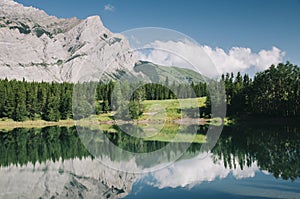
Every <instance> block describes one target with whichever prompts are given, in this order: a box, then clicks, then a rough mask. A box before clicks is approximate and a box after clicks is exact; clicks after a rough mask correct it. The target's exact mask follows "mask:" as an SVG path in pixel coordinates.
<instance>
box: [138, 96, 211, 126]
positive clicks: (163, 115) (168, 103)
mask: <svg viewBox="0 0 300 199" xmlns="http://www.w3.org/2000/svg"><path fill="white" fill-rule="evenodd" d="M205 101H206V97H201V98H190V99H178V100H177V99H172V100H145V101H143V106H144V108H145V110H144V114H143V115H142V117H141V118H140V119H139V120H149V121H163V120H165V121H166V122H172V121H174V120H176V119H180V118H185V117H189V116H188V115H186V113H185V112H184V110H188V109H195V108H200V107H205Z"/></svg>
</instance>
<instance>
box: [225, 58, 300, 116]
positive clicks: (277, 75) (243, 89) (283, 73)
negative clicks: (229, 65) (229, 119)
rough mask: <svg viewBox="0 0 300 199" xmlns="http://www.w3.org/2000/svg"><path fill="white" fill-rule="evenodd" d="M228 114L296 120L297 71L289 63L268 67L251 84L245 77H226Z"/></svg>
mask: <svg viewBox="0 0 300 199" xmlns="http://www.w3.org/2000/svg"><path fill="white" fill-rule="evenodd" d="M223 81H224V82H225V87H226V94H227V104H228V113H229V115H261V116H272V117H296V116H299V113H300V69H299V67H298V66H295V65H292V64H290V63H289V62H287V63H286V64H282V63H280V64H278V65H277V66H274V65H272V66H271V67H270V68H269V69H267V70H265V71H263V72H259V73H257V74H256V75H255V76H254V79H253V81H252V80H251V79H250V78H249V76H248V75H244V77H243V78H242V76H241V75H240V74H239V73H238V74H237V76H236V77H235V79H234V77H233V75H229V74H226V77H224V76H223Z"/></svg>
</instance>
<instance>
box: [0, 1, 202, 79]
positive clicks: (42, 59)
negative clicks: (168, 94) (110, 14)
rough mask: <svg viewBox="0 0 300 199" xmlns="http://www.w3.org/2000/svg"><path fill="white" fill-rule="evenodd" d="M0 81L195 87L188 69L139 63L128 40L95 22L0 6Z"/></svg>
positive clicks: (8, 4) (8, 3) (10, 3)
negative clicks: (132, 80)
mask: <svg viewBox="0 0 300 199" xmlns="http://www.w3.org/2000/svg"><path fill="white" fill-rule="evenodd" d="M0 7H1V9H0V79H4V78H8V79H17V80H22V79H23V78H25V79H26V80H27V81H39V82H40V81H45V82H52V81H56V82H77V81H86V80H91V79H92V80H99V79H101V80H104V81H105V80H109V79H119V78H120V77H123V78H125V79H130V78H132V77H138V78H139V79H141V78H142V79H143V80H149V81H150V80H151V81H152V82H164V81H165V80H166V77H167V76H168V78H169V81H170V82H174V81H175V82H186V81H187V82H191V81H194V82H199V81H202V80H203V79H202V77H201V76H200V75H199V74H198V73H196V72H194V71H192V70H189V69H181V68H176V67H165V66H159V65H155V64H153V63H150V62H144V61H139V60H138V59H137V58H136V57H135V56H134V54H133V53H131V52H132V51H131V49H130V45H129V42H128V40H127V39H126V38H125V37H124V36H123V35H121V34H114V33H112V32H110V31H109V30H108V29H107V28H105V27H104V25H103V23H102V21H101V19H100V17H99V16H91V17H88V18H87V19H84V20H79V19H76V18H69V19H59V18H57V17H54V16H49V15H47V14H46V13H45V12H44V11H42V10H39V9H36V8H33V7H25V6H23V5H22V4H19V3H16V2H14V1H12V0H0Z"/></svg>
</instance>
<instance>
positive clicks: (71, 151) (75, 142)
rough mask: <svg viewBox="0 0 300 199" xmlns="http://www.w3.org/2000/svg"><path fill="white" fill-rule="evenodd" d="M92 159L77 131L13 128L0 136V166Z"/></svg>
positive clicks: (73, 128) (55, 128) (56, 128)
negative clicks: (89, 157)
mask: <svg viewBox="0 0 300 199" xmlns="http://www.w3.org/2000/svg"><path fill="white" fill-rule="evenodd" d="M88 156H91V155H90V154H89V152H88V151H87V150H86V148H85V146H84V145H83V144H82V141H81V139H80V138H79V136H78V134H77V131H76V128H75V127H71V128H65V127H62V128H60V127H46V128H43V129H14V130H13V131H10V132H1V133H0V166H2V167H3V166H9V165H20V166H22V165H26V164H28V163H30V162H31V163H33V164H35V163H38V162H39V163H41V162H46V161H48V160H52V161H59V160H62V161H64V160H67V159H72V158H76V157H78V158H83V157H88Z"/></svg>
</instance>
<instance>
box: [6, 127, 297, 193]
mask: <svg viewBox="0 0 300 199" xmlns="http://www.w3.org/2000/svg"><path fill="white" fill-rule="evenodd" d="M124 128H132V127H131V126H125V127H124ZM170 128H171V127H170ZM207 128H208V127H206V126H192V125H191V126H188V127H187V128H183V129H181V133H182V134H183V135H184V136H183V137H184V138H185V137H186V136H190V131H195V132H196V134H197V136H200V137H201V136H202V137H203V136H204V137H205V133H206V131H207ZM78 129H79V131H81V132H82V129H86V127H77V129H76V127H70V128H67V127H46V128H43V129H14V130H13V131H9V132H5V131H2V132H0V176H1V178H0V198H128V199H129V198H167V197H172V198H178V199H179V198H197V199H198V198H207V197H210V198H300V180H299V176H300V126H297V125H287V124H286V125H254V124H251V125H241V126H231V127H224V129H223V132H222V134H221V136H220V138H219V139H218V141H217V142H216V144H215V146H214V147H213V148H212V149H208V148H207V147H203V146H204V145H205V143H201V142H200V141H199V142H196V143H193V144H191V145H186V143H184V142H174V143H171V144H170V143H169V142H164V141H161V140H160V141H159V140H151V139H148V140H147V139H139V138H134V137H132V135H128V134H126V133H122V131H121V129H118V128H115V131H113V132H110V130H107V131H103V132H102V133H100V134H99V132H97V131H95V130H91V131H87V133H85V134H79V135H78V133H77V130H78ZM140 131H141V130H140V129H138V128H137V129H136V130H135V131H134V132H136V133H140ZM105 139H107V140H109V144H105V141H104V140H105ZM160 139H161V137H160ZM206 141H207V142H209V140H206ZM86 143H89V146H87V145H86ZM169 145H171V146H172V147H170V148H168V150H164V151H162V152H161V153H160V155H159V156H153V157H154V158H153V157H152V158H153V159H151V158H149V159H145V158H144V159H143V157H144V156H143V155H145V154H151V153H154V152H156V151H159V150H161V149H165V148H167V146H169ZM186 146H188V147H186ZM115 147H118V148H122V149H123V150H124V151H126V153H122V152H116V151H114V148H115ZM132 153H134V154H135V155H132ZM138 154H140V156H139V155H138ZM145 157H146V156H145ZM155 157H156V158H155ZM178 158H179V159H178ZM174 160H176V162H175V163H174ZM125 171H136V172H125ZM149 171H152V172H149Z"/></svg>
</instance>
